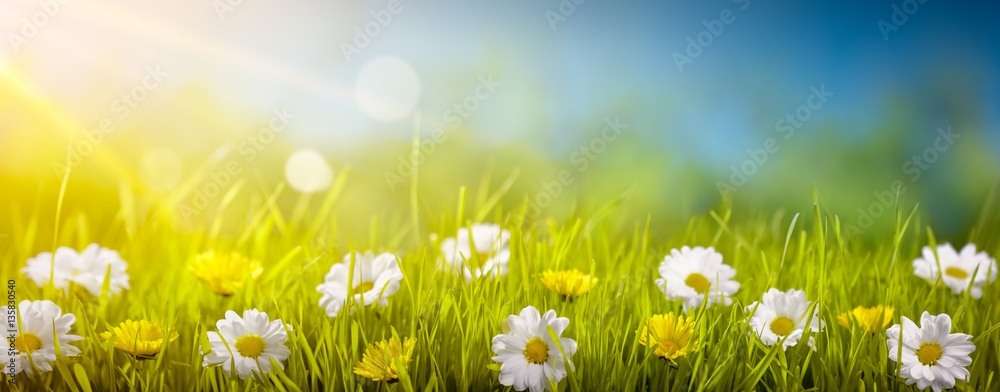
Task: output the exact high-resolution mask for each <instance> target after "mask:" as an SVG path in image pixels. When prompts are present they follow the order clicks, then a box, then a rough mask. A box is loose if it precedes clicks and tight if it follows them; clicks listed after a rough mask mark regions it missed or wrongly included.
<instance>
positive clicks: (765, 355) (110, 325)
mask: <svg viewBox="0 0 1000 392" xmlns="http://www.w3.org/2000/svg"><path fill="white" fill-rule="evenodd" d="M69 175H70V174H69V173H67V174H66V176H69ZM64 184H65V183H64ZM489 184H490V182H489V181H484V182H483V184H482V185H480V187H479V188H475V189H472V190H471V192H470V190H469V189H466V188H464V187H462V188H460V189H456V190H455V192H456V194H457V197H456V198H455V200H457V201H458V202H457V204H454V205H451V206H449V207H450V208H444V209H441V210H430V209H427V208H423V207H421V205H422V203H421V194H420V193H419V192H417V186H416V185H414V187H413V190H414V191H413V192H412V193H411V197H412V199H411V201H412V204H411V207H412V209H410V210H408V211H406V213H405V214H402V215H399V216H397V218H396V219H382V218H379V217H373V218H371V219H370V220H369V221H368V222H367V225H368V230H367V231H366V232H361V233H353V234H352V235H349V236H347V237H346V238H348V240H346V241H340V240H334V239H335V238H341V237H340V236H339V235H340V231H341V230H342V229H341V227H342V225H343V223H342V218H341V217H342V216H350V215H351V214H350V209H351V205H345V204H344V203H343V201H342V200H343V199H342V192H343V190H344V189H346V188H349V187H351V186H352V180H351V178H350V176H349V175H348V174H347V173H346V172H345V173H339V175H338V176H337V180H336V182H335V183H334V184H332V186H331V187H330V188H329V190H328V191H326V192H324V193H321V194H320V195H321V197H315V198H310V197H308V196H299V197H298V201H297V202H296V203H295V208H292V209H291V210H288V209H282V208H278V207H277V206H276V205H275V203H274V200H275V195H276V194H278V193H281V192H282V188H283V187H284V185H283V183H280V184H278V185H277V188H275V189H272V190H269V191H267V192H261V193H260V194H254V195H253V196H252V197H251V199H253V200H254V203H251V204H250V205H249V207H247V208H246V210H245V211H243V212H241V213H240V214H239V218H238V219H237V220H236V221H235V222H231V221H230V222H223V221H222V220H224V219H226V218H225V217H226V215H225V214H223V213H222V212H223V211H226V210H227V209H232V208H236V206H235V205H227V203H229V202H230V201H232V200H236V199H237V198H235V197H233V196H232V195H234V194H235V192H237V191H238V190H237V191H234V190H233V189H234V188H230V189H229V193H228V194H227V196H224V197H223V199H222V200H223V201H222V204H221V206H220V208H219V209H218V210H217V211H218V214H216V216H215V217H214V218H212V217H209V219H206V221H205V222H206V224H205V225H199V226H193V227H187V228H185V229H183V230H181V229H178V228H177V225H176V224H175V223H176V222H172V221H171V219H173V218H169V217H171V216H174V215H175V214H172V212H177V211H164V210H163V209H170V208H181V207H183V204H181V205H180V207H171V206H170V205H161V206H158V207H157V206H154V208H149V207H150V206H138V205H129V204H128V203H129V200H131V198H130V197H129V195H127V194H125V193H123V194H122V195H120V196H121V198H120V199H121V200H122V203H121V205H120V206H117V207H116V208H114V209H110V210H106V211H95V210H67V209H63V205H64V203H65V202H66V201H67V200H70V199H71V198H73V197H74V195H73V193H72V192H68V191H66V189H65V187H63V189H62V190H63V192H61V194H60V197H59V198H58V199H56V203H55V204H54V205H42V204H41V203H39V205H37V206H36V207H35V210H34V211H33V212H29V213H27V214H15V215H13V216H12V219H11V224H12V226H11V227H12V228H13V229H14V230H13V231H12V232H11V234H10V235H9V236H8V237H7V238H5V244H4V249H3V257H4V263H3V276H4V277H5V279H7V282H8V283H7V284H8V293H9V295H8V305H10V306H9V307H7V308H4V311H5V315H6V317H7V319H6V320H7V323H6V324H7V325H6V329H7V333H8V334H9V343H10V346H9V350H5V351H4V352H3V353H2V359H3V363H4V364H5V368H4V369H5V372H4V373H5V375H4V376H3V377H4V381H5V382H4V384H3V385H4V386H3V388H4V389H5V390H15V391H42V390H51V391H74V392H77V391H115V390H119V391H124V390H173V391H181V390H183V391H189V390H201V391H218V390H281V391H340V390H350V391H356V390H390V391H427V390H518V391H522V390H530V391H542V390H627V391H634V390H648V391H661V390H670V391H688V390H708V391H730V390H760V391H767V390H782V391H784V390H800V389H805V390H867V391H872V390H917V389H927V388H933V390H935V391H939V390H942V389H951V388H954V390H970V391H971V390H981V391H988V390H995V389H996V388H998V385H1000V384H998V383H1000V381H998V380H997V379H996V376H997V371H998V367H1000V355H998V350H1000V331H998V329H1000V308H998V307H996V306H994V304H995V303H996V301H997V300H1000V288H998V287H996V285H995V280H996V276H997V263H996V261H995V256H994V255H995V254H997V253H998V252H1000V248H998V246H1000V243H998V242H997V241H996V235H997V234H998V233H1000V231H998V226H997V220H996V219H995V218H993V217H991V216H990V215H989V213H988V212H984V215H983V216H982V217H981V218H980V219H979V221H978V222H977V223H976V224H975V226H974V227H972V228H971V229H970V230H969V233H970V234H969V235H968V238H962V239H960V240H957V241H952V242H951V243H946V242H942V241H940V240H937V239H936V238H935V236H934V232H933V227H931V226H929V225H922V224H921V223H920V222H921V218H920V211H919V208H918V207H914V206H907V207H905V208H904V205H903V203H902V202H900V201H897V202H896V205H895V207H893V208H894V209H893V210H892V211H891V212H890V214H891V216H892V218H891V219H892V222H893V229H892V232H891V235H889V236H887V237H885V238H882V239H881V240H878V241H863V240H861V239H857V238H851V237H848V236H845V234H844V229H843V227H842V226H841V219H840V218H839V217H838V216H831V215H829V214H827V213H825V212H824V210H825V209H824V207H823V201H822V197H821V195H819V194H814V205H813V208H812V209H811V210H806V211H798V212H794V213H785V212H783V211H779V212H774V213H770V214H768V213H754V214H747V213H745V212H743V211H738V210H734V209H733V208H732V207H731V206H730V203H728V202H725V201H724V202H723V203H722V204H720V205H719V206H718V207H716V208H714V209H712V210H711V211H710V213H708V214H707V215H700V216H691V217H690V218H689V219H688V220H687V221H686V222H685V223H683V226H681V227H680V228H679V229H677V230H676V234H674V235H671V236H666V237H661V236H657V235H653V234H652V233H651V232H650V225H651V224H652V223H653V222H651V221H650V219H651V218H646V219H642V218H638V219H636V218H635V217H634V216H633V215H630V214H622V213H619V211H618V210H617V209H616V207H615V206H614V205H608V206H605V207H604V208H602V209H600V210H598V211H596V212H593V213H580V214H574V215H572V216H570V217H568V218H567V219H563V220H555V219H553V218H545V217H539V218H532V217H531V215H532V214H530V213H529V212H528V204H527V203H522V204H521V206H522V208H520V209H514V210H504V209H503V208H502V207H501V206H502V205H503V204H502V203H499V201H501V200H503V199H504V198H505V197H506V195H505V192H506V188H505V187H504V186H500V187H496V188H491V187H490V186H489ZM183 191H184V190H183V189H181V190H179V192H183ZM123 192H126V191H125V190H123ZM991 200H992V199H991ZM43 210H54V211H55V214H54V215H53V214H47V213H42V211H43ZM139 211H145V212H139ZM40 216H55V217H56V220H55V222H42V221H41V219H40ZM52 223H54V224H52ZM223 226H226V227H232V228H234V229H233V230H226V231H223V230H222V227H223ZM45 228H51V229H45ZM223 233H225V234H223ZM48 243H51V244H55V245H53V246H51V247H48V246H46V247H40V246H39V245H38V244H48Z"/></svg>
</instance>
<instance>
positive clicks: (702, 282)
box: [684, 272, 709, 294]
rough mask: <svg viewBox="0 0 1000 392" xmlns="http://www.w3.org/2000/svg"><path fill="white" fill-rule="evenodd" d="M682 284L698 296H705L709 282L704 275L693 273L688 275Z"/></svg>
mask: <svg viewBox="0 0 1000 392" xmlns="http://www.w3.org/2000/svg"><path fill="white" fill-rule="evenodd" d="M684 284H686V285H688V287H690V288H692V289H694V291H695V292H696V293H698V294H705V292H706V291H708V285H709V282H708V278H706V277H705V275H702V274H699V273H697V272H695V273H692V274H691V275H688V277H687V279H684Z"/></svg>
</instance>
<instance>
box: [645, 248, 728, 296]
mask: <svg viewBox="0 0 1000 392" xmlns="http://www.w3.org/2000/svg"><path fill="white" fill-rule="evenodd" d="M660 276H661V277H660V278H657V279H656V286H657V287H659V288H660V291H662V292H663V294H664V295H665V296H666V297H667V299H668V300H671V301H672V300H678V299H683V300H684V309H685V310H690V309H691V308H694V307H698V306H701V303H702V301H704V300H705V296H706V295H707V296H708V304H709V305H714V304H723V305H730V304H732V303H733V300H732V298H730V296H731V295H733V294H735V293H736V291H737V290H739V289H740V283H739V282H737V281H734V280H732V279H733V277H734V276H736V270H735V269H733V267H730V266H728V265H725V264H723V263H722V254H720V253H719V252H716V251H715V249H714V248H712V247H708V248H702V247H700V246H696V247H694V248H690V247H687V246H685V247H683V248H681V249H680V250H677V249H672V250H670V254H669V255H667V256H666V257H664V258H663V262H662V263H660Z"/></svg>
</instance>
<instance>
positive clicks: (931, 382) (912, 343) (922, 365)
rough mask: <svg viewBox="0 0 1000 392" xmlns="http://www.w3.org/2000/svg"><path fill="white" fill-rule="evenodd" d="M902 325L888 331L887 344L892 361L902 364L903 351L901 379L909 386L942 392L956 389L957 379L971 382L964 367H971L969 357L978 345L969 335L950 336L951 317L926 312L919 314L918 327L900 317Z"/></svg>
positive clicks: (954, 334) (951, 334) (957, 334)
mask: <svg viewBox="0 0 1000 392" xmlns="http://www.w3.org/2000/svg"><path fill="white" fill-rule="evenodd" d="M900 322H901V324H896V325H893V326H892V327H889V329H887V330H885V335H886V336H888V337H889V339H887V340H886V341H885V344H886V346H887V347H888V348H889V359H891V360H893V361H896V362H900V358H899V356H900V352H902V357H903V358H902V361H901V362H902V366H901V368H900V373H899V376H900V377H903V378H905V379H906V385H913V384H917V388H920V389H925V388H927V387H932V388H934V391H935V392H940V391H941V390H942V389H947V388H952V387H954V386H955V380H966V381H967V380H968V379H969V371H968V370H967V369H965V367H966V366H969V365H971V364H972V358H971V357H969V354H971V353H972V352H973V351H976V345H975V344H972V342H970V341H969V339H970V338H972V336H970V335H966V334H964V333H949V332H951V317H950V316H948V315H947V314H939V315H937V316H931V314H930V313H927V312H924V314H922V315H920V326H919V327H917V325H916V324H914V323H913V321H912V320H910V319H908V318H906V317H900ZM901 328H902V331H900V329H901ZM900 345H902V347H900Z"/></svg>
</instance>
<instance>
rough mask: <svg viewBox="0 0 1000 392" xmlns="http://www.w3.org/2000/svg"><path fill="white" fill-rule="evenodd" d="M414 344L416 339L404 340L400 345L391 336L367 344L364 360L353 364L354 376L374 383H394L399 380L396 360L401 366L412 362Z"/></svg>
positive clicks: (396, 338)
mask: <svg viewBox="0 0 1000 392" xmlns="http://www.w3.org/2000/svg"><path fill="white" fill-rule="evenodd" d="M416 343H417V341H416V339H413V338H406V339H405V340H404V341H403V343H402V344H400V342H399V338H398V337H395V336H393V337H392V338H390V339H389V340H383V341H380V342H377V343H375V344H369V345H368V348H367V349H366V350H365V355H364V358H363V359H362V360H361V361H358V362H357V363H355V364H354V374H357V375H359V376H362V377H367V378H370V379H372V380H374V381H382V380H385V381H387V382H396V381H398V380H399V367H398V366H397V365H396V360H397V359H398V360H399V363H401V364H403V365H406V364H407V363H410V361H411V360H413V345H414V344H416Z"/></svg>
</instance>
